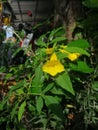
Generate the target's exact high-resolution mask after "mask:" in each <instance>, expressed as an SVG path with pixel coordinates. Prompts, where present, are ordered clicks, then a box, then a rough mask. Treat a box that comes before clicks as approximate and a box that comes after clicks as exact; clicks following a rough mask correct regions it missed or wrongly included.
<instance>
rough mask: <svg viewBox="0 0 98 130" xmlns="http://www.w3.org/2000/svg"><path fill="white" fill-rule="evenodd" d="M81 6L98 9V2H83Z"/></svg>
mask: <svg viewBox="0 0 98 130" xmlns="http://www.w3.org/2000/svg"><path fill="white" fill-rule="evenodd" d="M83 4H84V5H85V6H87V7H90V8H98V0H85V1H84V2H83Z"/></svg>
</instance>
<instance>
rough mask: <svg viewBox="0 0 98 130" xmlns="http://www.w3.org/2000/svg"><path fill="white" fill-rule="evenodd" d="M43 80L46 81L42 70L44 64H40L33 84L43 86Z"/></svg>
mask: <svg viewBox="0 0 98 130" xmlns="http://www.w3.org/2000/svg"><path fill="white" fill-rule="evenodd" d="M43 81H44V77H43V71H42V66H41V64H40V65H39V66H38V67H37V68H36V70H35V77H34V79H33V80H32V86H33V87H41V84H42V83H43Z"/></svg>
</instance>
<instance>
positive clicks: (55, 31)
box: [49, 27, 63, 39]
mask: <svg viewBox="0 0 98 130" xmlns="http://www.w3.org/2000/svg"><path fill="white" fill-rule="evenodd" d="M62 29H63V28H62V27H59V28H57V29H54V30H52V31H51V33H50V35H49V39H51V37H53V36H54V35H55V34H57V33H58V32H59V31H61V30H62Z"/></svg>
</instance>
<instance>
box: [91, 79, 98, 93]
mask: <svg viewBox="0 0 98 130" xmlns="http://www.w3.org/2000/svg"><path fill="white" fill-rule="evenodd" d="M92 88H93V89H94V90H95V91H98V81H94V83H93V84H92Z"/></svg>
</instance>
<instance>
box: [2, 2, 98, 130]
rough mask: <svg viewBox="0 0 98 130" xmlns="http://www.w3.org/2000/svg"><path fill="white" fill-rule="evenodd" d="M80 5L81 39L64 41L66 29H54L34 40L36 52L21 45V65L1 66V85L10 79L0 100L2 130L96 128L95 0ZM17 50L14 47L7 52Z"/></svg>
mask: <svg viewBox="0 0 98 130" xmlns="http://www.w3.org/2000/svg"><path fill="white" fill-rule="evenodd" d="M94 2H96V4H95V3H94ZM91 3H93V4H91ZM84 4H85V6H87V7H89V8H90V15H89V16H88V17H87V18H86V19H84V20H83V21H82V22H79V27H82V29H83V33H84V36H85V39H78V40H75V41H71V42H70V43H67V38H66V37H65V33H66V32H65V31H64V30H63V28H62V27H58V28H55V29H53V30H52V31H48V32H47V33H45V34H43V35H41V36H40V37H39V38H38V39H37V41H36V50H35V51H33V50H31V46H30V48H28V49H24V48H22V49H23V51H24V54H26V55H27V58H26V61H25V62H24V63H23V64H18V65H15V64H10V65H8V64H7V65H6V64H3V66H2V64H1V69H0V70H1V71H2V72H5V73H6V75H5V77H4V84H5V85H6V84H7V83H8V82H9V81H10V79H12V77H13V79H14V82H15V84H14V85H10V86H9V88H8V92H7V94H5V95H3V96H4V97H2V100H1V102H0V113H1V114H0V125H1V126H2V128H3V126H5V127H4V128H3V129H6V130H12V129H15V130H17V129H18V130H26V129H28V130H29V129H31V128H37V129H38V128H42V129H43V130H46V129H48V128H49V129H52V130H63V129H64V130H65V129H66V130H68V129H71V130H83V129H84V130H89V127H91V128H92V129H93V128H94V129H95V130H97V126H98V117H97V114H98V96H97V92H98V65H97V62H98V60H97V54H95V52H94V51H95V50H96V46H97V45H96V44H97V43H96V41H97V38H98V37H97V35H96V34H97V33H98V32H97V20H95V19H97V13H95V5H96V8H97V1H91V0H85V1H84ZM92 7H93V9H92ZM96 10H97V9H96ZM35 29H36V28H35ZM91 41H93V44H92V42H91ZM8 45H9V46H10V45H11V44H8ZM3 47H4V46H3ZM14 47H15V46H13V47H12V46H10V47H8V49H9V48H14ZM6 48H7V46H6ZM5 50H6V49H4V48H3V49H2V51H5ZM2 51H1V52H2ZM19 51H21V49H20V48H19V49H18V48H16V47H15V52H14V51H13V52H12V55H13V56H15V55H16V54H17V53H18V52H19ZM7 52H8V51H7ZM28 53H29V54H30V55H28ZM1 54H2V53H1ZM1 57H2V55H0V58H1ZM5 57H6V59H7V60H8V61H9V59H8V56H7V55H6V56H5ZM4 67H6V69H5V68H4ZM77 122H78V123H77Z"/></svg>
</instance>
